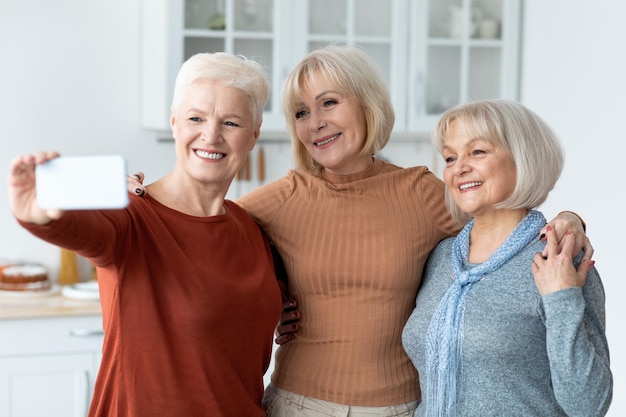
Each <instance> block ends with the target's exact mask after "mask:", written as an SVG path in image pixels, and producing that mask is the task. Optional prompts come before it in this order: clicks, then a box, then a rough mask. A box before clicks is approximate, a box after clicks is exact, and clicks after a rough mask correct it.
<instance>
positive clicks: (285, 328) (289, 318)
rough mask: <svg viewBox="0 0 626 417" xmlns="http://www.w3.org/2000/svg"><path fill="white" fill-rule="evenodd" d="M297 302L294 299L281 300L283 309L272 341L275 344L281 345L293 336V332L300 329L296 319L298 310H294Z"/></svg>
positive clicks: (298, 313) (298, 318)
mask: <svg viewBox="0 0 626 417" xmlns="http://www.w3.org/2000/svg"><path fill="white" fill-rule="evenodd" d="M297 306H298V303H297V302H296V300H294V299H290V300H285V301H284V302H283V311H282V313H281V316H280V322H279V323H278V326H276V330H275V334H276V336H277V337H276V338H275V339H274V341H275V342H276V344H279V345H282V344H284V343H287V342H289V341H290V340H292V339H293V338H295V333H296V332H297V331H298V330H300V326H299V324H298V321H299V320H300V312H299V311H298V310H296V308H297Z"/></svg>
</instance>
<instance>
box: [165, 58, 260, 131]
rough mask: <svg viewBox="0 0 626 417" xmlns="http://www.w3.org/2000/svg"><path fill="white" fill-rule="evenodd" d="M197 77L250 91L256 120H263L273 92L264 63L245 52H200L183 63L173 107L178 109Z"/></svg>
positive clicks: (249, 95)
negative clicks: (256, 60)
mask: <svg viewBox="0 0 626 417" xmlns="http://www.w3.org/2000/svg"><path fill="white" fill-rule="evenodd" d="M197 80H209V81H217V82H219V83H220V84H222V85H224V86H226V87H235V88H238V89H239V90H241V91H243V92H244V93H246V95H247V96H248V98H249V99H250V106H251V109H250V110H251V111H252V115H253V118H254V123H255V124H259V123H261V122H262V121H263V110H264V109H265V105H266V104H267V100H268V99H269V94H270V83H269V80H268V78H267V75H266V73H265V71H264V70H263V67H261V65H260V64H259V63H257V62H255V61H253V60H251V59H248V58H246V57H244V56H241V55H232V54H229V53H226V52H215V53H198V54H195V55H193V56H192V57H191V58H189V59H188V60H187V61H185V62H184V63H183V65H182V66H181V67H180V70H179V71H178V75H177V76H176V84H175V85H174V97H173V98H172V107H171V110H172V111H175V110H176V109H177V108H178V106H179V105H180V102H181V100H182V98H183V96H184V94H185V90H186V89H187V87H189V86H190V85H191V84H192V83H193V82H195V81H197Z"/></svg>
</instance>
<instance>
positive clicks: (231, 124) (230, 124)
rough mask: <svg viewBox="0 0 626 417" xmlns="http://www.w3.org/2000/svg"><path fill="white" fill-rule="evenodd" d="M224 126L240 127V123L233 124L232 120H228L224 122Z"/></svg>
mask: <svg viewBox="0 0 626 417" xmlns="http://www.w3.org/2000/svg"><path fill="white" fill-rule="evenodd" d="M224 124H225V125H226V126H232V127H239V124H238V123H235V122H231V121H230V120H226V121H225V122H224Z"/></svg>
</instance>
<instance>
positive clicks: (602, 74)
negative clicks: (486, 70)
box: [522, 0, 626, 417]
mask: <svg viewBox="0 0 626 417" xmlns="http://www.w3.org/2000/svg"><path fill="white" fill-rule="evenodd" d="M625 19H626V2H624V1H623V0H594V1H587V0H551V1H545V0H526V5H525V23H524V31H525V32H524V47H523V51H524V54H523V67H522V74H523V75H524V76H523V84H522V101H523V102H524V103H525V104H526V105H528V106H529V107H530V108H532V109H534V110H535V111H537V112H538V113H539V114H540V115H542V116H543V117H544V118H545V120H546V121H548V122H549V123H550V125H551V126H552V127H553V128H554V129H555V130H556V132H557V133H558V134H559V136H560V137H561V140H562V141H563V144H564V146H565V148H566V152H567V162H566V166H565V170H564V172H563V176H562V177H561V180H560V182H559V184H558V185H557V187H556V189H555V190H554V191H553V193H552V194H551V196H550V199H549V201H548V202H547V203H546V204H545V207H544V209H545V211H546V212H548V213H556V212H558V211H559V210H560V209H563V208H568V209H573V210H575V211H577V212H578V213H580V214H581V215H582V216H583V217H584V219H585V220H586V222H587V225H588V228H587V231H588V235H589V236H590V238H591V240H592V242H593V245H594V249H595V255H594V259H595V260H596V267H597V268H598V271H599V272H600V274H601V276H602V279H603V282H604V286H605V291H606V298H607V334H608V338H609V347H610V350H611V368H612V370H613V375H614V379H615V386H614V395H613V405H612V406H611V409H610V411H609V415H610V416H613V417H617V416H625V415H626V396H625V395H624V393H626V331H624V330H625V327H624V324H623V323H624V322H623V320H624V317H625V316H626V302H625V301H624V294H626V279H625V277H624V275H623V274H624V271H626V256H625V255H624V252H622V251H623V250H624V249H625V248H626V245H625V244H624V242H623V239H622V236H623V235H626V225H625V224H624V216H623V207H624V205H623V201H624V198H623V196H621V192H622V191H623V187H622V186H621V181H622V177H623V170H624V167H625V165H626V164H625V159H624V158H625V157H626V130H625V129H624V125H623V123H624V120H625V115H626V49H625V45H626V25H624V21H625Z"/></svg>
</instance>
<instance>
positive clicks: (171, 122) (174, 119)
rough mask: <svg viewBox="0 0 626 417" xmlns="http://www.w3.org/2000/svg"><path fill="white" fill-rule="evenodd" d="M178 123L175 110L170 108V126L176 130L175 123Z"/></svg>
mask: <svg viewBox="0 0 626 417" xmlns="http://www.w3.org/2000/svg"><path fill="white" fill-rule="evenodd" d="M175 124H176V116H175V115H174V110H170V128H171V129H172V131H174V125H175Z"/></svg>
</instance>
